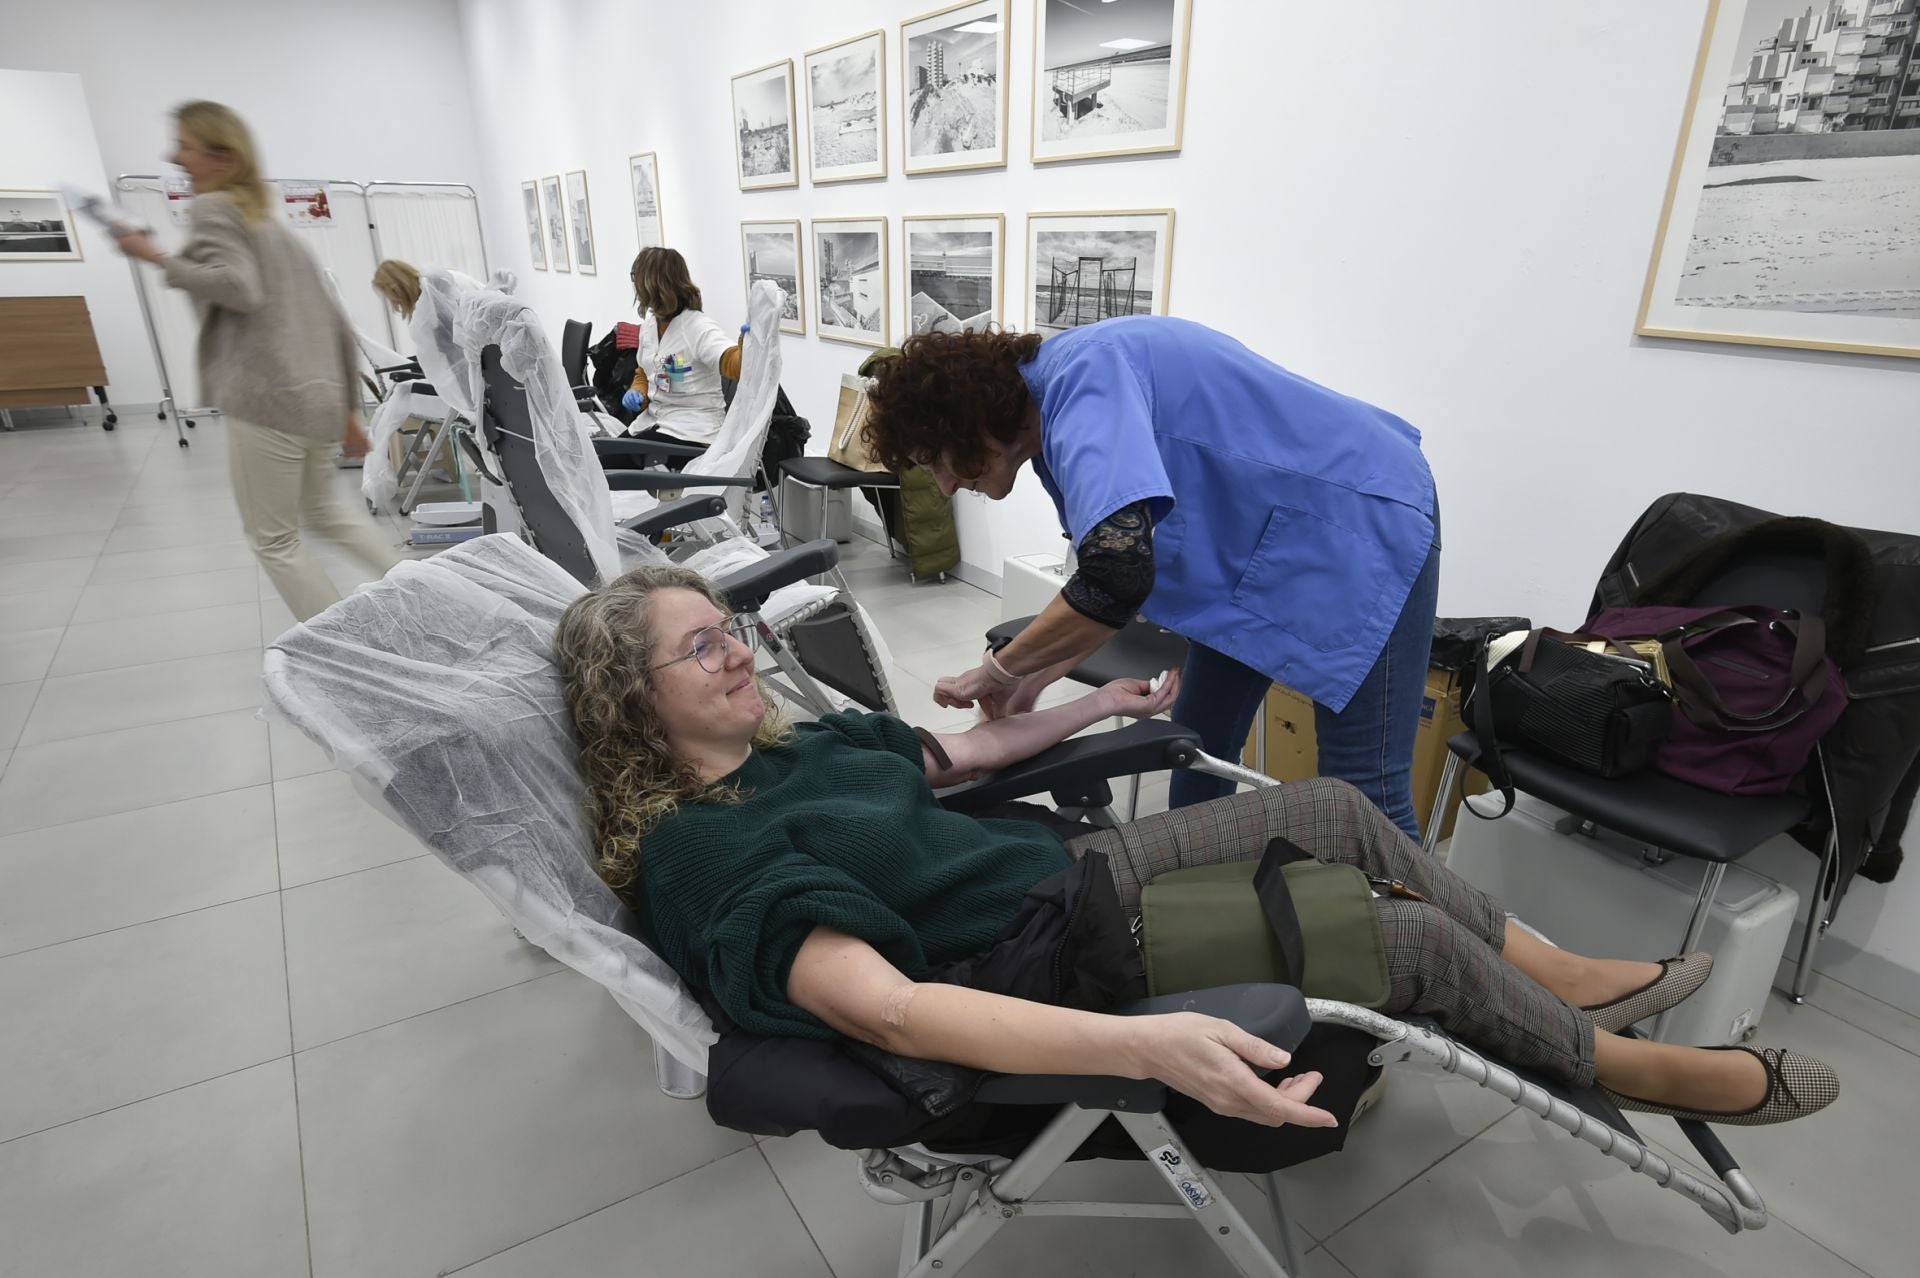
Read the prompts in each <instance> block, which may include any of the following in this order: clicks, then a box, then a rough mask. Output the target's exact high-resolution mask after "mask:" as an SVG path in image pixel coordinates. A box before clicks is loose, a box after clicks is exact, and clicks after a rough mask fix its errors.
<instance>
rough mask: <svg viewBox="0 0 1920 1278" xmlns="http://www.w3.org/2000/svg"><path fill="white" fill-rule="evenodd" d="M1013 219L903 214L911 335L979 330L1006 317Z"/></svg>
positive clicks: (992, 214) (965, 215)
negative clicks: (1008, 241) (1005, 283)
mask: <svg viewBox="0 0 1920 1278" xmlns="http://www.w3.org/2000/svg"><path fill="white" fill-rule="evenodd" d="M1006 234H1007V219H1006V217H1005V216H1004V215H1002V214H999V213H970V214H964V215H956V216H953V217H903V218H901V219H900V240H901V244H902V253H903V256H904V257H905V258H906V263H907V269H906V281H907V312H906V314H907V335H908V336H912V335H913V334H915V333H961V332H978V331H980V330H982V329H984V328H986V327H987V325H989V324H1001V323H1004V322H1005V318H1004V316H1005V304H1004V301H1003V299H1002V296H1001V288H1002V283H1001V282H1002V281H1003V280H1004V279H1005V278H1006V272H1005V269H1004V268H1005V264H1006Z"/></svg>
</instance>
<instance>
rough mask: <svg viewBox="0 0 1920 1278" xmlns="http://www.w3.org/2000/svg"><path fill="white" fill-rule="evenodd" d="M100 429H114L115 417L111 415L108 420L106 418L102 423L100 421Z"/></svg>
mask: <svg viewBox="0 0 1920 1278" xmlns="http://www.w3.org/2000/svg"><path fill="white" fill-rule="evenodd" d="M100 429H101V430H112V429H113V418H111V417H109V418H107V420H105V421H104V422H101V423H100Z"/></svg>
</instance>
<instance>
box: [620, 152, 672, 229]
mask: <svg viewBox="0 0 1920 1278" xmlns="http://www.w3.org/2000/svg"><path fill="white" fill-rule="evenodd" d="M627 176H628V179H629V181H630V182H631V184H632V186H633V226H634V231H635V233H636V234H637V235H638V236H639V241H640V242H639V247H640V248H665V247H666V243H667V232H666V230H665V224H664V223H663V222H662V221H661V220H660V158H659V157H658V156H657V155H655V154H654V153H653V152H652V151H642V152H640V154H638V155H630V156H628V157H627Z"/></svg>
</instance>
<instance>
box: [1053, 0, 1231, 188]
mask: <svg viewBox="0 0 1920 1278" xmlns="http://www.w3.org/2000/svg"><path fill="white" fill-rule="evenodd" d="M1152 2H1153V3H1155V5H1156V7H1158V6H1159V5H1164V7H1165V10H1166V19H1167V29H1166V43H1165V45H1164V46H1161V45H1158V44H1155V43H1154V41H1156V40H1158V39H1159V38H1160V31H1159V28H1158V26H1157V25H1154V26H1150V27H1148V28H1144V29H1143V28H1141V27H1140V26H1139V23H1140V19H1139V18H1138V17H1137V16H1136V15H1137V14H1138V11H1139V10H1138V6H1129V7H1125V8H1122V7H1118V6H1116V7H1113V8H1108V7H1107V6H1105V5H1086V4H1078V3H1074V2H1073V0H1033V139H1032V147H1033V150H1032V155H1033V162H1034V163H1035V164H1058V163H1061V162H1063V161H1069V160H1091V159H1099V158H1105V157H1110V156H1118V155H1161V154H1167V153H1171V152H1175V151H1178V150H1180V148H1181V146H1182V145H1183V144H1184V141H1185V137H1186V126H1187V57H1188V52H1189V50H1190V49H1191V48H1192V45H1193V5H1194V0H1152ZM1056 6H1057V7H1058V8H1059V9H1061V10H1066V11H1071V13H1072V14H1073V15H1075V16H1073V18H1072V19H1071V22H1072V26H1071V27H1070V28H1068V30H1067V31H1066V32H1062V31H1060V30H1058V29H1056V30H1055V32H1054V35H1055V36H1057V37H1060V39H1061V41H1062V42H1063V43H1064V42H1066V41H1071V45H1070V46H1069V47H1065V48H1062V49H1061V50H1060V51H1059V52H1058V53H1057V55H1056V56H1057V57H1059V58H1061V59H1070V60H1071V61H1064V62H1059V63H1056V64H1053V65H1049V62H1048V56H1049V55H1048V47H1049V43H1050V41H1049V36H1048V20H1049V16H1050V15H1051V14H1053V13H1054V12H1056ZM1060 16H1061V17H1062V18H1063V19H1065V18H1067V16H1068V15H1067V13H1065V12H1062V13H1061V14H1060ZM1148 21H1149V22H1155V21H1157V19H1153V18H1150V19H1148ZM1122 32H1125V33H1127V34H1126V35H1124V36H1123V35H1121V34H1120V33H1122ZM1101 36H1110V37H1112V39H1111V40H1108V41H1103V40H1101V39H1100V37H1101ZM1142 36H1144V37H1146V39H1145V40H1142V39H1141V37H1142ZM1116 45H1120V46H1126V47H1119V48H1116V47H1115V46H1116ZM1162 47H1164V48H1165V50H1166V55H1167V56H1166V57H1165V58H1164V59H1162V58H1160V57H1159V56H1158V54H1159V51H1160V49H1161V48H1162ZM1101 49H1114V52H1113V53H1111V54H1109V55H1106V56H1104V57H1096V56H1094V55H1096V54H1097V53H1098V51H1099V50H1101ZM1161 62H1164V63H1165V66H1164V69H1163V70H1162V76H1161V77H1160V78H1162V80H1163V83H1161V84H1160V85H1159V86H1157V87H1158V88H1159V89H1160V93H1161V96H1162V97H1163V98H1164V100H1165V102H1166V109H1167V114H1168V117H1169V118H1168V119H1167V121H1166V122H1165V123H1163V124H1162V125H1160V126H1159V127H1158V128H1145V127H1142V128H1127V127H1125V125H1126V123H1127V122H1129V121H1134V120H1135V118H1136V117H1135V116H1134V115H1133V110H1134V109H1142V110H1145V109H1151V108H1150V106H1138V107H1134V108H1132V109H1129V106H1128V104H1127V100H1128V97H1130V96H1131V94H1132V91H1131V90H1130V89H1129V88H1125V87H1119V85H1118V82H1121V81H1125V80H1143V81H1145V83H1142V84H1141V85H1140V86H1139V87H1140V88H1142V89H1145V90H1147V99H1148V102H1149V103H1150V101H1151V97H1152V92H1151V91H1152V89H1153V88H1154V87H1156V86H1154V85H1153V84H1152V83H1151V81H1152V80H1153V79H1154V78H1155V77H1154V76H1153V72H1154V71H1155V69H1156V68H1157V64H1159V63H1161ZM1103 92H1105V93H1109V94H1110V96H1109V99H1108V101H1107V102H1106V103H1102V102H1101V100H1100V95H1101V94H1102V93H1103ZM1123 95H1124V96H1123ZM1103 106H1108V107H1112V108H1113V110H1112V111H1111V112H1110V113H1109V115H1108V117H1107V118H1103V119H1100V120H1098V121H1097V122H1096V123H1097V124H1099V125H1100V126H1101V129H1102V131H1099V132H1089V131H1088V130H1089V126H1086V125H1084V124H1082V121H1084V120H1086V118H1087V117H1089V116H1095V115H1098V114H1099V113H1100V108H1101V107H1103ZM1075 125H1081V127H1080V128H1075ZM1050 131H1052V132H1055V133H1057V134H1058V136H1056V137H1053V138H1049V137H1047V136H1046V134H1047V133H1048V132H1050ZM1098 138H1113V139H1117V140H1116V141H1113V142H1108V143H1104V144H1103V143H1101V142H1098V141H1094V139H1098ZM1083 142H1090V143H1091V144H1090V145H1081V144H1082V143H1083Z"/></svg>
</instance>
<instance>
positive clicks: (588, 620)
mask: <svg viewBox="0 0 1920 1278" xmlns="http://www.w3.org/2000/svg"><path fill="white" fill-rule="evenodd" d="M674 589H677V590H691V591H693V592H694V593H695V594H697V595H700V596H701V597H702V598H704V599H706V600H707V601H708V602H710V603H712V604H713V606H714V607H716V608H718V609H719V610H720V611H721V612H723V613H726V612H730V611H731V609H730V608H728V606H727V603H726V600H725V599H723V598H722V597H721V595H720V593H719V591H717V590H715V589H714V588H713V586H712V585H711V584H709V583H708V581H707V579H706V578H704V577H702V576H701V575H700V574H699V573H697V572H694V571H693V570H692V569H690V568H681V567H678V566H676V565H655V564H649V565H646V566H644V567H640V568H635V569H634V570H633V571H631V572H629V573H626V574H624V575H622V576H620V577H616V578H615V579H614V580H613V581H611V582H609V583H608V584H606V585H604V586H601V587H600V588H599V589H597V590H592V591H589V592H587V593H586V594H584V595H582V596H580V597H579V598H578V599H576V600H574V601H573V603H572V604H571V605H570V606H569V607H568V608H567V611H566V612H565V614H563V615H562V616H561V618H560V627H559V630H558V631H557V632H556V633H555V635H554V639H553V655H554V659H555V660H556V661H557V662H558V663H559V665H560V671H561V674H562V676H563V677H564V679H565V682H566V696H567V709H568V711H569V712H570V713H571V714H572V717H573V730H574V734H575V736H576V738H577V739H578V741H579V745H580V770H581V772H582V773H583V774H584V775H585V778H586V783H587V802H586V815H587V825H588V828H589V830H590V831H591V835H592V839H593V868H594V870H595V871H596V872H597V873H598V874H599V875H600V877H601V878H603V879H605V880H606V882H607V884H608V886H610V887H612V888H614V889H615V890H616V891H618V890H620V889H622V888H625V887H626V886H628V885H629V884H630V883H632V882H633V881H634V879H635V878H636V877H637V876H638V874H639V870H640V843H641V840H643V839H645V838H646V836H647V834H648V833H649V832H650V831H651V830H653V829H654V828H655V827H656V826H658V825H659V824H660V823H661V822H662V821H665V820H666V819H667V818H668V817H670V816H672V815H673V813H674V811H675V810H676V809H677V808H678V807H679V806H680V805H681V804H682V803H728V802H733V801H736V800H737V799H738V798H739V794H738V792H737V791H736V790H734V789H733V788H732V787H730V786H724V785H718V784H715V783H713V782H710V781H703V780H701V778H700V774H699V773H698V772H697V771H696V770H695V768H694V765H693V762H692V760H689V759H683V758H679V757H677V756H676V755H675V754H674V752H673V749H672V747H671V746H670V745H668V743H667V729H666V725H665V724H663V723H662V722H661V720H660V715H659V712H658V710H656V709H655V707H654V698H655V697H656V696H657V695H658V693H659V686H658V684H657V682H656V681H655V678H654V672H653V669H652V667H653V666H654V665H655V664H657V663H656V662H655V660H654V657H655V653H654V648H655V637H654V635H653V632H652V618H651V616H650V611H651V610H650V608H649V604H650V602H651V601H652V598H653V596H654V595H655V594H656V593H658V592H659V591H662V590H674ZM764 693H765V689H764V688H763V689H762V694H763V695H764ZM792 735H793V730H792V728H791V727H790V726H788V724H787V723H786V721H785V720H784V719H782V718H781V717H780V716H779V715H778V713H776V712H775V711H774V709H773V707H772V705H771V703H769V705H768V708H767V716H766V718H764V719H762V720H761V721H760V727H759V728H758V729H757V730H756V731H755V732H754V735H753V744H754V745H755V746H756V747H762V748H764V747H767V746H774V745H779V744H780V743H781V742H783V741H787V740H789V739H790V738H791V737H792Z"/></svg>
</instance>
